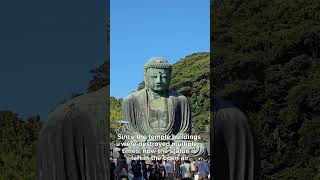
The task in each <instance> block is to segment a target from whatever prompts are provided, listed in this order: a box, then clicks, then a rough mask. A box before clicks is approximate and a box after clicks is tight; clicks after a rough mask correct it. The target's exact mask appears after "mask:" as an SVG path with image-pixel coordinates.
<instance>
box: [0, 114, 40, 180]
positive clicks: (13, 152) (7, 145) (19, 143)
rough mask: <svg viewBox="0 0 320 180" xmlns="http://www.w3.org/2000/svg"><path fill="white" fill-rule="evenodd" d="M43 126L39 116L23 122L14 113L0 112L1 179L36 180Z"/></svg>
mask: <svg viewBox="0 0 320 180" xmlns="http://www.w3.org/2000/svg"><path fill="white" fill-rule="evenodd" d="M41 126H42V121H40V117H39V116H34V117H30V118H27V119H26V120H22V119H20V118H19V117H18V115H17V114H16V113H14V112H11V111H0V127H1V128H0V179H10V180H20V179H26V180H28V179H30V180H31V179H34V176H35V172H36V160H35V142H36V140H37V138H38V134H39V131H40V129H41Z"/></svg>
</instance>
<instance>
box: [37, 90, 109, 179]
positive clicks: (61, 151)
mask: <svg viewBox="0 0 320 180" xmlns="http://www.w3.org/2000/svg"><path fill="white" fill-rule="evenodd" d="M108 91H109V88H106V87H105V88H102V89H100V90H98V91H96V92H92V93H89V94H86V95H83V96H79V97H76V98H73V99H72V100H69V101H67V102H66V103H64V104H63V105H61V106H59V107H58V108H56V109H55V110H54V111H53V112H51V113H50V114H49V117H48V121H47V122H46V124H45V126H44V127H43V129H42V130H41V132H40V135H39V139H38V143H37V164H38V173H37V179H39V180H71V179H72V180H73V179H77V180H78V179H79V180H80V179H96V180H104V179H107V178H108V174H109V173H108V171H109V164H108V163H107V162H108V156H107V154H108V149H109V147H108V146H107V143H106V140H107V137H109V136H107V134H106V132H107V127H108V126H107V124H106V123H107V116H108V114H107V112H108V103H107V101H108V98H109V97H108Z"/></svg>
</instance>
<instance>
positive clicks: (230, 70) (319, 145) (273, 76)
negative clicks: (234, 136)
mask: <svg viewBox="0 0 320 180" xmlns="http://www.w3.org/2000/svg"><path fill="white" fill-rule="evenodd" d="M219 5H221V6H219ZM217 6H219V7H217ZM213 10H214V11H212V19H211V20H212V22H211V25H212V30H213V33H212V35H213V37H212V40H213V41H212V47H213V48H212V55H211V56H212V58H213V59H214V63H215V66H214V67H213V69H212V72H213V74H212V75H213V83H212V84H213V85H214V86H215V88H216V94H217V95H219V96H222V97H224V98H226V99H231V100H232V101H233V102H234V103H235V104H236V105H238V106H239V107H240V108H241V109H242V110H243V111H244V112H245V113H247V115H248V117H249V121H250V123H251V125H252V126H253V127H254V129H255V131H256V134H257V136H258V138H259V140H260V146H261V158H262V178H263V179H283V180H286V179H288V180H289V179H290V180H293V179H308V180H309V179H310V180H312V179H319V178H320V116H319V115H320V108H319V107H320V71H319V69H320V64H319V62H320V3H319V1H317V0H309V1H303V0H254V1H253V0H247V1H232V0H224V1H222V3H220V4H218V5H217V4H216V5H215V6H214V7H213Z"/></svg>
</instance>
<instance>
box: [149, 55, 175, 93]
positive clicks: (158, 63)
mask: <svg viewBox="0 0 320 180" xmlns="http://www.w3.org/2000/svg"><path fill="white" fill-rule="evenodd" d="M171 71H172V67H171V65H170V64H169V63H168V61H167V60H165V59H164V58H161V57H153V58H151V59H150V60H149V61H148V62H147V63H146V64H145V65H144V82H145V86H146V88H148V89H150V90H152V91H154V92H157V93H163V92H165V91H166V90H168V89H169V84H170V80H171Z"/></svg>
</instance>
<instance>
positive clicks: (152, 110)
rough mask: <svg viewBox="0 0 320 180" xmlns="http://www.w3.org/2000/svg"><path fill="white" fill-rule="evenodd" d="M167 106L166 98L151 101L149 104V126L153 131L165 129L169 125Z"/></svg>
mask: <svg viewBox="0 0 320 180" xmlns="http://www.w3.org/2000/svg"><path fill="white" fill-rule="evenodd" d="M169 108H170V106H169V104H168V99H167V98H163V97H160V98H157V99H152V100H151V101H150V102H149V124H150V126H151V127H152V128H153V129H155V130H156V129H158V130H161V129H165V128H167V127H168V125H169V111H170V110H169Z"/></svg>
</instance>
